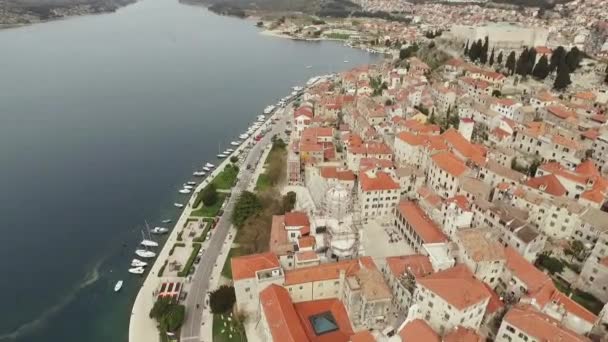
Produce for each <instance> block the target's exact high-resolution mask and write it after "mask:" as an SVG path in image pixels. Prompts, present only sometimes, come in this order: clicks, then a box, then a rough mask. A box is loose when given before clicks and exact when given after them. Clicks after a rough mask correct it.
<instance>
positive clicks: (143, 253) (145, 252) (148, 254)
mask: <svg viewBox="0 0 608 342" xmlns="http://www.w3.org/2000/svg"><path fill="white" fill-rule="evenodd" d="M135 254H136V255H137V256H139V257H140V258H144V259H150V258H154V257H155V256H156V253H154V252H152V251H149V250H147V249H136V250H135Z"/></svg>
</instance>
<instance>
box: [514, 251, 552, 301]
mask: <svg viewBox="0 0 608 342" xmlns="http://www.w3.org/2000/svg"><path fill="white" fill-rule="evenodd" d="M505 256H506V257H507V264H506V266H507V268H508V269H509V270H510V271H511V274H512V275H513V276H515V277H517V279H519V280H520V281H521V282H523V283H524V284H525V286H526V290H527V291H528V292H529V293H534V292H536V291H538V290H539V289H541V288H542V287H543V286H544V285H545V284H548V283H552V281H551V278H549V276H548V275H546V274H545V273H544V272H542V271H541V270H539V269H538V268H536V267H535V266H534V265H533V264H531V263H530V262H529V261H528V260H526V259H525V258H524V257H523V256H521V254H519V252H517V251H516V250H515V249H513V248H512V247H507V248H505Z"/></svg>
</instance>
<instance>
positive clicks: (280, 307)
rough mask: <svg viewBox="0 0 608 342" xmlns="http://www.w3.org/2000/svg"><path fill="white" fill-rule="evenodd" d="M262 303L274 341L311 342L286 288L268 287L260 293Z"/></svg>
mask: <svg viewBox="0 0 608 342" xmlns="http://www.w3.org/2000/svg"><path fill="white" fill-rule="evenodd" d="M260 303H261V305H262V310H263V312H264V316H265V317H266V322H267V323H268V327H269V329H270V333H271V334H272V339H273V341H285V342H307V341H309V339H308V336H307V335H306V332H305V331H304V328H303V327H302V324H301V323H300V320H299V318H298V314H297V313H296V310H295V308H294V306H293V303H292V302H291V298H290V297H289V293H288V292H287V290H285V288H283V287H281V286H279V285H275V284H272V285H270V286H268V287H267V288H265V289H264V290H262V291H261V292H260Z"/></svg>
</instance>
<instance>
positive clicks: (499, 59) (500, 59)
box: [496, 51, 502, 65]
mask: <svg viewBox="0 0 608 342" xmlns="http://www.w3.org/2000/svg"><path fill="white" fill-rule="evenodd" d="M496 62H497V63H498V64H500V65H502V51H500V52H499V53H498V58H496Z"/></svg>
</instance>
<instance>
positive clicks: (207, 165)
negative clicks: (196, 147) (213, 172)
mask: <svg viewBox="0 0 608 342" xmlns="http://www.w3.org/2000/svg"><path fill="white" fill-rule="evenodd" d="M205 167H208V168H210V169H212V168H214V167H215V165H214V164H211V163H207V164H205Z"/></svg>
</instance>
